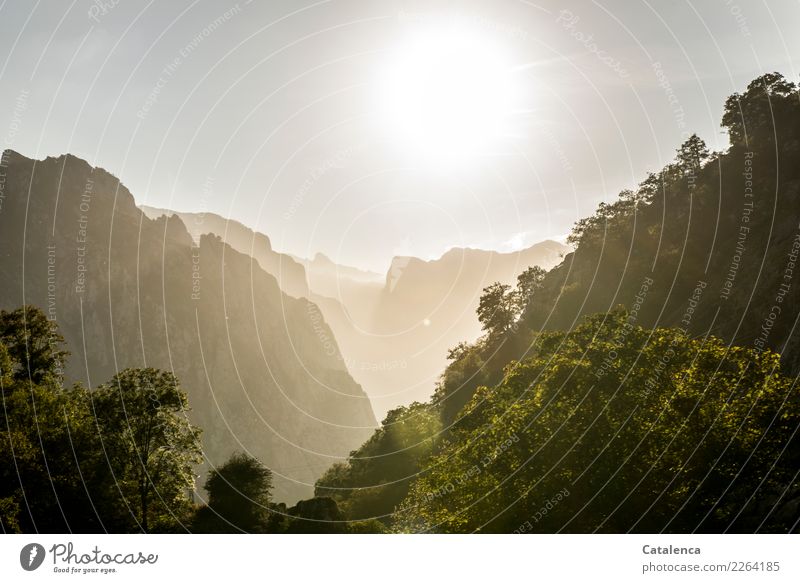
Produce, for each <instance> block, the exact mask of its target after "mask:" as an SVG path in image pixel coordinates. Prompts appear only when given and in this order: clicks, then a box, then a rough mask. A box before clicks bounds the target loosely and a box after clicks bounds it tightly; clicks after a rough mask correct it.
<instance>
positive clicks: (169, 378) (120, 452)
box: [93, 368, 202, 532]
mask: <svg viewBox="0 0 800 583" xmlns="http://www.w3.org/2000/svg"><path fill="white" fill-rule="evenodd" d="M93 402H94V411H95V413H96V416H97V423H98V425H99V428H100V434H101V437H102V440H103V446H104V449H105V451H106V452H107V454H108V456H109V463H110V469H111V471H112V474H113V476H114V479H115V481H116V483H117V487H118V488H119V491H120V493H121V495H122V497H123V499H124V501H125V503H126V504H128V505H129V506H130V507H131V508H132V509H134V518H135V525H131V526H130V528H132V529H138V530H142V531H144V532H149V531H151V529H153V528H156V529H167V528H172V527H173V526H174V525H175V524H176V523H177V522H179V521H180V518H181V515H182V514H183V513H185V512H186V511H187V510H188V507H189V504H190V500H189V498H188V493H189V492H191V491H192V490H193V489H194V478H195V476H194V474H193V466H194V465H195V464H198V463H200V461H202V457H201V455H200V430H199V429H197V428H196V427H194V426H193V425H192V424H191V423H189V421H188V419H187V418H186V414H187V413H188V411H189V406H188V399H187V396H186V393H185V392H183V390H181V388H180V387H179V385H178V379H177V378H175V376H174V375H172V374H171V373H169V372H164V371H159V370H156V369H153V368H145V369H126V370H124V371H122V372H120V373H119V374H117V375H116V376H114V378H112V379H111V381H110V382H108V383H107V384H104V385H102V386H100V387H99V388H98V389H97V391H95V393H94V394H93Z"/></svg>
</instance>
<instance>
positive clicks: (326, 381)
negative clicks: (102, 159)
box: [0, 150, 375, 502]
mask: <svg viewBox="0 0 800 583" xmlns="http://www.w3.org/2000/svg"><path fill="white" fill-rule="evenodd" d="M2 170H3V174H4V179H5V180H4V182H3V185H2V186H3V189H2V206H1V207H0V277H2V280H3V282H4V284H3V286H2V288H0V307H2V308H4V309H12V308H15V307H18V306H19V305H21V304H23V303H30V304H34V305H37V306H40V307H41V308H42V309H43V310H44V311H45V313H47V314H48V315H49V316H50V317H51V318H52V319H53V320H55V321H56V322H57V323H58V324H59V327H60V329H61V332H62V334H63V335H64V337H65V339H66V341H67V343H68V347H69V350H70V351H71V353H72V356H71V358H70V360H69V365H68V369H67V371H66V376H67V379H68V380H74V381H81V382H83V383H86V384H88V385H90V386H96V385H98V384H99V383H101V382H104V381H106V380H108V379H109V378H110V377H111V376H112V375H113V374H114V373H116V372H117V371H118V370H121V369H123V368H125V367H132V366H144V365H147V366H154V367H158V368H163V369H166V370H171V371H173V372H174V373H175V374H176V375H177V376H178V378H179V379H180V380H181V382H182V385H183V387H184V389H185V390H186V391H187V392H188V393H189V402H190V405H191V407H192V409H193V411H192V415H191V418H192V421H193V422H195V423H197V424H198V425H199V426H200V427H201V428H202V429H203V446H204V450H205V455H206V456H207V459H208V460H209V461H210V463H211V464H219V463H221V462H222V461H224V460H225V459H227V457H228V456H229V455H230V454H231V453H232V452H234V451H237V450H246V451H248V452H249V453H250V454H252V455H254V456H255V457H257V458H259V459H260V460H261V461H262V462H263V463H265V464H266V465H267V466H268V467H270V468H272V469H273V471H274V472H275V476H276V488H275V494H276V498H277V499H278V500H282V501H287V502H293V501H296V500H298V499H300V498H303V497H307V496H309V495H310V494H311V491H312V484H313V482H314V480H315V479H316V478H317V477H318V476H319V475H320V474H321V473H322V472H323V471H324V470H325V469H326V468H327V467H328V466H329V465H330V464H331V463H333V462H334V461H336V459H338V458H339V457H341V456H344V455H346V454H347V453H348V452H349V451H351V450H352V449H353V448H354V447H356V446H358V445H359V444H360V443H362V442H363V440H364V439H365V438H366V437H367V436H368V435H369V434H370V433H371V428H372V427H373V426H374V425H375V417H374V415H373V412H372V409H371V406H370V403H369V399H368V397H367V396H366V395H365V394H364V392H363V391H362V390H361V388H360V386H359V385H358V384H356V382H355V381H354V380H353V379H352V377H351V376H350V375H349V374H348V372H347V369H346V368H345V366H344V365H343V363H342V362H341V361H340V360H339V359H337V358H335V357H334V356H332V355H330V354H328V352H327V351H326V349H325V346H326V345H328V344H331V343H332V344H333V345H334V346H335V339H334V338H333V334H332V332H331V330H330V328H329V327H328V325H327V324H326V322H325V320H324V318H322V317H321V315H320V312H319V310H318V309H317V308H316V306H314V305H313V304H311V303H310V302H309V301H308V300H307V299H297V298H292V297H290V296H288V295H286V294H284V293H282V292H281V289H280V288H279V286H278V283H277V282H276V280H275V278H274V277H273V276H272V275H270V274H268V273H267V272H266V271H264V270H263V269H261V268H260V267H259V265H258V263H257V262H256V261H254V260H253V259H252V258H251V257H249V256H247V255H244V254H242V253H239V252H238V251H235V250H234V249H233V248H232V247H231V246H230V245H227V244H225V243H224V242H223V241H222V240H221V239H220V238H219V237H216V236H213V235H203V236H201V237H200V238H199V240H198V241H197V242H195V241H193V240H192V237H191V236H190V234H189V232H188V231H187V229H186V227H185V225H184V223H183V222H182V221H181V220H180V219H179V218H177V217H169V218H167V217H166V216H163V217H161V218H158V219H155V220H153V219H149V218H147V217H146V216H145V215H144V214H143V213H142V211H141V210H140V209H139V208H137V207H136V204H135V201H134V198H133V195H132V194H131V193H130V192H129V191H128V190H127V189H126V188H125V187H124V186H123V185H122V184H120V182H119V180H118V179H117V178H116V177H114V176H113V175H111V174H110V173H108V172H106V171H105V170H103V169H100V168H93V167H91V166H90V165H89V164H88V163H87V162H85V161H83V160H81V159H79V158H76V157H74V156H71V155H64V156H60V157H58V158H47V159H45V160H31V159H28V158H26V157H24V156H22V155H20V154H18V153H16V152H13V151H10V150H7V151H6V152H4V154H3V156H2ZM323 338H324V342H323V340H322V339H323Z"/></svg>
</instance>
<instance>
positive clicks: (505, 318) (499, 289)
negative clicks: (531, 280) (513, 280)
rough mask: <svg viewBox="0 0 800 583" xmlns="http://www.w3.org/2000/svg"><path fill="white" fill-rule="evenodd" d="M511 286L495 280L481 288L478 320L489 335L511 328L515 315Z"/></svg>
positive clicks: (498, 334) (502, 332)
mask: <svg viewBox="0 0 800 583" xmlns="http://www.w3.org/2000/svg"><path fill="white" fill-rule="evenodd" d="M510 290H511V286H510V285H506V284H503V283H499V282H495V283H493V284H491V285H489V286H487V287H485V288H484V289H483V295H481V299H480V302H479V304H478V321H479V322H480V323H481V326H482V327H483V329H484V330H486V331H487V332H488V333H489V336H490V337H497V336H500V335H502V334H504V333H505V332H508V330H510V329H511V326H512V324H513V323H514V319H515V317H516V313H517V312H516V306H515V303H514V294H513V293H511V291H510Z"/></svg>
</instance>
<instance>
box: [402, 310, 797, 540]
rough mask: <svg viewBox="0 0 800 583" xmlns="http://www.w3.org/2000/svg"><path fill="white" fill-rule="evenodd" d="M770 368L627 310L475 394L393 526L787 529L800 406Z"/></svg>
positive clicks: (552, 345) (597, 319)
mask: <svg viewBox="0 0 800 583" xmlns="http://www.w3.org/2000/svg"><path fill="white" fill-rule="evenodd" d="M778 365H779V358H778V355H776V354H773V353H769V352H763V353H759V352H756V351H754V350H749V349H745V348H738V347H734V348H729V347H727V346H726V345H725V344H724V343H723V342H722V341H720V340H719V339H716V338H713V337H710V338H706V339H702V340H694V339H691V338H688V337H686V335H685V334H684V333H683V332H682V331H681V330H677V329H654V330H648V329H644V328H641V327H637V326H634V325H632V324H631V323H630V321H629V316H628V314H627V313H625V312H624V311H617V312H613V313H610V314H600V315H597V316H593V317H591V318H587V319H586V320H585V321H584V322H583V323H582V324H581V325H580V326H578V327H577V328H576V329H575V330H573V331H572V332H570V333H562V332H549V333H544V334H542V335H541V337H540V338H539V339H538V341H537V347H536V354H535V356H533V357H532V358H529V359H527V360H525V361H523V362H520V363H514V364H513V365H510V366H509V367H508V369H507V374H506V376H505V378H504V379H503V382H502V383H500V385H499V386H496V387H491V388H489V387H482V388H480V389H479V390H478V392H477V393H476V394H475V396H474V397H473V398H472V400H471V401H470V403H469V404H468V405H467V407H466V409H465V410H464V411H463V413H462V415H463V416H470V417H472V419H471V421H470V424H469V425H465V426H462V425H459V426H458V427H457V428H455V429H454V430H453V431H452V432H451V440H450V441H449V443H447V444H446V446H445V447H442V448H441V449H440V450H439V451H438V452H437V454H436V455H435V456H433V457H431V458H430V459H429V460H428V462H427V464H426V467H425V468H424V469H423V471H422V472H421V473H420V475H419V478H418V479H417V480H416V482H415V483H414V485H413V486H412V488H411V490H410V492H409V496H408V498H407V499H406V501H405V502H404V503H403V507H402V508H401V510H400V511H399V512H398V513H397V523H396V527H397V528H398V529H400V530H402V531H410V532H428V531H434V532H472V531H482V532H512V531H515V530H520V529H522V530H529V531H533V532H556V531H567V532H593V531H600V532H628V531H639V532H660V531H662V530H664V531H668V532H670V531H674V532H690V531H693V530H695V529H698V530H700V531H711V532H720V531H722V530H725V529H731V530H734V531H738V530H741V531H749V532H752V531H754V530H756V529H757V528H759V525H761V521H762V520H766V523H765V526H764V527H762V528H769V529H773V530H782V531H785V530H786V529H788V528H790V527H791V524H792V523H793V521H794V520H795V519H796V518H797V517H796V516H791V513H790V512H788V509H787V506H786V505H785V504H781V497H782V495H783V493H784V492H785V489H786V488H787V486H790V485H791V484H792V483H793V479H794V472H795V469H796V467H797V463H798V457H797V454H796V453H792V452H793V450H792V447H791V444H792V443H793V441H792V432H793V431H794V429H795V428H796V427H797V426H798V424H799V423H800V402H799V401H798V397H797V395H796V394H795V393H794V392H793V384H792V381H791V379H789V378H787V377H784V376H782V375H780V374H779V372H778ZM784 448H786V449H784ZM565 490H566V491H567V492H568V495H566V496H564V497H563V500H561V501H560V502H559V503H558V504H557V505H555V506H553V504H552V503H551V504H550V505H549V506H547V505H546V503H547V502H548V501H549V500H551V499H552V497H553V496H554V495H555V494H557V493H558V492H563V491H565ZM784 502H785V501H784ZM543 508H544V510H543ZM526 523H527V526H526Z"/></svg>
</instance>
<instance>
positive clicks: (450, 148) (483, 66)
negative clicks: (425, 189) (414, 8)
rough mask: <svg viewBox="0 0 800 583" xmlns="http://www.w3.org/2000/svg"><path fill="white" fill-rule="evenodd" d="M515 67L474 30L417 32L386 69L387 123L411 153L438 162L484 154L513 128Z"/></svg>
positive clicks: (383, 111) (382, 95)
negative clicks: (513, 71)
mask: <svg viewBox="0 0 800 583" xmlns="http://www.w3.org/2000/svg"><path fill="white" fill-rule="evenodd" d="M511 71H512V67H511V64H510V62H509V59H508V58H507V57H506V55H504V54H503V51H501V50H500V48H499V47H497V46H495V45H494V44H493V43H492V42H490V39H488V38H485V37H482V36H481V35H480V34H476V33H475V32H472V31H468V30H454V29H445V30H437V31H433V30H431V31H426V32H425V33H423V34H418V35H416V36H415V37H413V38H412V39H410V40H409V41H408V42H407V43H406V44H404V45H403V46H402V47H400V49H399V50H398V51H396V53H394V54H393V55H392V58H391V59H390V62H389V63H388V64H387V65H386V68H385V70H384V72H383V73H384V76H383V79H382V80H381V83H380V87H379V89H380V92H379V97H378V99H379V109H380V118H381V122H382V125H384V126H385V127H386V128H388V130H389V131H390V132H391V136H392V139H393V140H395V141H396V142H398V146H399V147H400V148H401V149H402V150H405V151H406V153H409V154H413V155H423V156H424V157H426V158H429V159H432V160H433V161H435V162H437V163H440V162H452V161H455V160H464V159H468V158H471V157H472V156H475V155H481V154H484V153H487V152H488V151H490V150H491V149H492V148H493V147H495V146H497V145H498V144H499V139H500V138H502V137H503V136H504V135H506V134H508V133H509V132H510V123H509V122H510V118H511V116H512V114H513V111H514V107H515V100H516V99H517V97H518V95H517V92H516V88H515V87H514V84H513V83H512V75H511Z"/></svg>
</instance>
